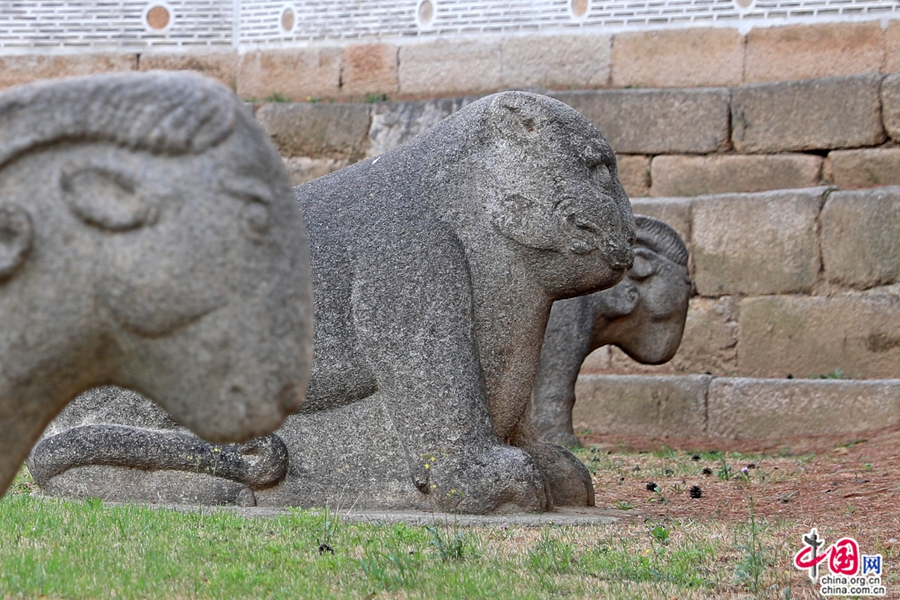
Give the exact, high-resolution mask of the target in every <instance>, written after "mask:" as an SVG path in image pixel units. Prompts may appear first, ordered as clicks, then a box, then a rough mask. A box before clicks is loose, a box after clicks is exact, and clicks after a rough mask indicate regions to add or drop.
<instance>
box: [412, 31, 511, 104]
mask: <svg viewBox="0 0 900 600" xmlns="http://www.w3.org/2000/svg"><path fill="white" fill-rule="evenodd" d="M502 55H503V41H502V40H500V39H483V38H474V39H470V40H466V42H465V43H463V44H461V43H459V41H458V40H454V39H440V40H433V41H428V42H423V43H417V44H406V45H404V46H401V48H400V67H399V78H400V93H402V94H421V95H430V96H438V95H441V94H444V95H450V94H456V95H459V94H465V93H469V92H480V91H490V90H495V89H497V88H498V87H500V80H501V79H500V77H501V61H502Z"/></svg>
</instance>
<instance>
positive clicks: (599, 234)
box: [565, 213, 634, 271]
mask: <svg viewBox="0 0 900 600" xmlns="http://www.w3.org/2000/svg"><path fill="white" fill-rule="evenodd" d="M565 220H566V222H567V223H569V224H570V226H572V227H573V228H574V232H573V237H574V240H573V241H572V243H570V244H569V246H568V251H569V252H570V253H571V254H575V255H577V256H586V255H588V254H590V253H592V252H594V251H596V250H600V249H601V248H602V249H603V251H604V252H603V254H604V257H605V260H606V262H607V263H608V264H609V266H610V268H611V269H613V270H615V271H620V270H621V271H627V270H628V269H630V268H631V266H632V264H633V263H634V252H633V251H632V249H631V244H629V243H628V242H627V240H625V239H624V237H623V236H621V235H619V234H618V232H611V231H609V230H608V228H605V229H604V228H601V227H600V226H599V225H598V224H597V223H595V222H594V221H592V220H591V219H588V218H585V217H584V216H583V215H582V214H579V213H571V214H569V215H567V216H566V218H565Z"/></svg>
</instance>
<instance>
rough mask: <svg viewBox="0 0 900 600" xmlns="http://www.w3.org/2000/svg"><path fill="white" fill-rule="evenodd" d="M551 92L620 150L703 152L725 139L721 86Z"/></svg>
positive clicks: (724, 102) (724, 100) (714, 149)
mask: <svg viewBox="0 0 900 600" xmlns="http://www.w3.org/2000/svg"><path fill="white" fill-rule="evenodd" d="M553 97H555V98H558V99H559V100H562V101H563V102H565V103H566V104H568V105H569V106H572V107H573V108H575V110H577V111H579V112H580V113H582V114H583V115H584V116H586V117H587V118H588V119H590V120H591V122H592V123H594V125H596V126H597V128H598V129H600V131H602V132H603V133H604V135H606V136H607V139H609V143H610V144H612V146H613V148H615V149H616V152H619V153H622V154H680V153H696V154H706V153H709V152H717V151H720V150H723V149H725V148H727V147H728V146H729V143H730V142H729V140H728V132H729V128H728V122H729V116H728V111H729V107H728V100H729V97H730V92H729V90H726V89H696V90H691V89H689V90H603V91H590V92H554V93H553ZM637 123H640V124H641V126H640V127H637V126H635V124H637Z"/></svg>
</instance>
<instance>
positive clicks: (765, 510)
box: [578, 431, 900, 597]
mask: <svg viewBox="0 0 900 600" xmlns="http://www.w3.org/2000/svg"><path fill="white" fill-rule="evenodd" d="M581 440H582V444H584V446H585V449H584V450H581V451H579V452H578V454H579V456H580V457H581V459H582V460H583V461H585V463H586V464H588V465H589V467H590V468H591V469H592V471H594V489H595V490H596V504H597V506H598V507H604V508H629V507H630V508H629V510H626V511H625V514H629V513H631V515H632V516H631V517H626V519H631V520H641V519H643V520H647V519H651V520H658V519H662V520H666V519H681V520H684V519H697V520H707V521H708V520H714V521H725V522H748V521H749V520H750V514H751V510H752V512H753V514H754V515H755V518H756V519H757V520H759V521H762V522H766V523H777V524H779V527H778V529H782V527H783V528H784V529H783V531H784V533H785V534H787V535H786V537H787V539H785V540H784V542H785V547H784V548H783V549H782V550H783V552H782V553H781V554H782V556H784V557H789V556H792V555H793V553H794V552H796V551H799V550H800V548H801V547H802V546H801V541H800V539H801V536H802V535H803V534H806V533H808V532H809V530H810V529H811V528H812V527H816V528H818V531H819V532H820V534H821V535H823V536H824V537H825V543H826V546H827V545H828V544H830V543H832V542H834V541H836V540H837V539H838V537H841V536H847V537H852V538H854V539H855V540H856V541H857V542H858V543H859V548H860V553H861V554H876V553H881V554H882V555H883V559H884V581H885V583H887V584H888V597H900V572H898V571H900V541H898V540H900V431H883V432H880V433H876V434H873V435H870V436H867V437H866V438H865V439H859V440H854V441H852V442H849V443H843V444H840V445H831V446H825V447H823V441H822V440H817V441H815V442H814V443H812V446H813V447H815V448H816V450H815V451H809V452H802V453H796V451H789V452H781V453H777V452H776V453H770V454H753V453H740V454H739V453H734V452H710V451H709V450H710V449H709V448H705V449H704V450H703V451H696V450H694V449H693V448H702V445H700V444H697V445H694V446H693V447H692V445H691V443H690V441H680V442H679V443H678V446H679V447H680V448H681V450H673V449H671V448H670V447H669V446H667V445H666V444H665V443H660V442H650V441H647V440H635V439H618V440H610V439H609V438H606V437H598V436H592V435H586V436H582V438H581ZM805 445H806V446H809V445H810V444H809V443H808V442H805V441H803V440H796V443H795V444H793V445H792V446H791V447H792V448H801V449H802V448H803V447H804V446H805ZM641 450H643V451H641ZM652 483H655V484H656V486H658V487H656V488H655V489H656V490H657V491H651V490H650V489H649V488H652V487H653V486H652V485H648V484H652ZM691 488H694V495H695V496H696V495H698V493H697V489H699V496H700V497H699V498H696V497H692V496H691ZM632 511H633V512H632ZM781 562H787V563H788V564H785V565H779V566H780V567H781V568H785V569H788V568H790V564H789V562H790V559H787V561H783V560H779V563H781ZM798 577H799V578H801V579H802V577H803V572H801V571H799V570H797V571H794V573H793V576H792V577H791V579H796V578H798Z"/></svg>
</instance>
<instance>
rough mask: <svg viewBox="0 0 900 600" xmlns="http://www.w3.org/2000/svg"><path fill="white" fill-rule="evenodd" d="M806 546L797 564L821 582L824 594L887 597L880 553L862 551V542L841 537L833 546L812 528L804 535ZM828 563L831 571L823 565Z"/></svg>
mask: <svg viewBox="0 0 900 600" xmlns="http://www.w3.org/2000/svg"><path fill="white" fill-rule="evenodd" d="M801 539H802V540H803V548H802V549H801V550H800V551H799V552H798V553H797V554H795V555H794V566H795V567H797V568H798V569H800V570H801V571H807V572H808V574H809V578H810V579H812V581H813V583H816V582H818V584H819V593H821V594H822V595H823V596H884V595H886V594H887V591H886V590H885V587H884V586H883V585H882V584H881V555H880V554H860V553H859V544H857V543H856V540H854V539H853V538H850V537H842V538H841V539H839V540H838V541H836V542H835V543H833V544H831V545H830V546H826V545H825V538H822V537H819V532H818V531H816V528H815V527H813V528H812V529H811V530H810V532H809V533H807V534H806V535H803V536H802V537H801ZM826 565H827V566H828V571H829V572H828V573H823V572H822V567H824V566H826Z"/></svg>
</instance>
